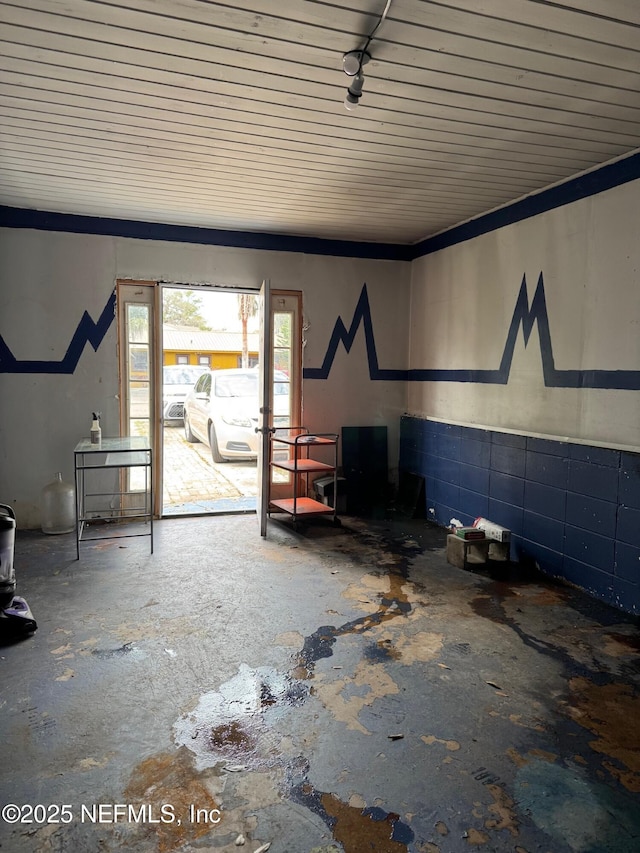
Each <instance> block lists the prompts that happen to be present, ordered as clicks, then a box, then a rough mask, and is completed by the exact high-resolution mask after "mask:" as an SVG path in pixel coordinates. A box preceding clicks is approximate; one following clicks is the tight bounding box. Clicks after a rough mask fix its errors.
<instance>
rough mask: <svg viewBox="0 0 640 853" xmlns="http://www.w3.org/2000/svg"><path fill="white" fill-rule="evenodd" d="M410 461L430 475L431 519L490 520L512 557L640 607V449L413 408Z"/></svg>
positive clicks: (629, 607) (407, 443)
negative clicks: (545, 435)
mask: <svg viewBox="0 0 640 853" xmlns="http://www.w3.org/2000/svg"><path fill="white" fill-rule="evenodd" d="M400 468H401V470H405V471H409V472H411V473H413V474H418V475H420V476H422V477H424V479H425V500H426V507H425V510H426V515H427V518H429V519H430V520H432V521H435V522H436V523H437V524H440V525H442V526H443V527H447V526H448V525H449V522H450V520H451V519H452V518H458V519H460V521H462V523H463V524H472V523H473V521H474V519H475V518H477V517H478V516H483V517H485V518H489V519H491V520H492V521H495V522H496V523H497V524H501V525H503V526H504V527H507V528H509V529H510V530H511V540H512V541H511V557H512V559H532V560H535V561H536V562H537V563H538V565H539V566H540V568H541V569H542V570H543V571H545V572H547V573H548V574H550V575H552V576H554V577H560V578H564V579H565V580H567V581H569V582H570V583H573V584H576V585H577V586H580V587H581V588H583V589H585V590H586V591H587V592H589V593H590V594H591V595H594V596H596V597H598V598H600V599H602V600H603V601H606V602H607V603H609V604H612V605H614V606H616V607H619V608H621V609H623V610H626V611H628V612H630V613H640V454H635V453H629V452H622V451H618V450H612V449H609V448H602V447H590V446H587V445H583V444H571V443H569V442H562V441H554V440H548V439H542V438H534V437H532V436H524V435H518V434H515V433H502V432H498V431H493V430H483V429H477V428H471V427H461V426H457V425H455V424H447V423H442V422H438V421H428V420H425V419H423V418H416V417H412V416H408V415H407V416H405V417H403V418H402V419H401V424H400Z"/></svg>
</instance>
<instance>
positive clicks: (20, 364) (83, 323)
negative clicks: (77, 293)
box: [0, 290, 116, 374]
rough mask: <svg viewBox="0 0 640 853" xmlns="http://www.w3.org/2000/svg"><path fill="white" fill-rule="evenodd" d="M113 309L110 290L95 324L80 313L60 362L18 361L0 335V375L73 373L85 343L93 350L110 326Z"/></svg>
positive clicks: (113, 300)
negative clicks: (107, 299) (80, 315)
mask: <svg viewBox="0 0 640 853" xmlns="http://www.w3.org/2000/svg"><path fill="white" fill-rule="evenodd" d="M115 310H116V293H115V290H114V291H113V293H112V294H111V296H110V297H109V301H108V302H107V304H106V305H105V306H104V309H103V311H102V314H100V317H99V319H98V322H97V323H96V322H95V321H94V320H92V319H91V316H90V315H89V313H88V312H87V311H85V312H84V314H83V315H82V317H81V318H80V322H79V323H78V326H77V328H76V330H75V332H74V335H73V337H72V338H71V343H70V344H69V346H68V348H67V351H66V353H65V354H64V358H63V359H62V360H61V361H27V360H25V361H18V359H17V358H16V357H15V356H14V355H13V353H12V352H11V350H10V349H9V347H8V346H7V345H6V343H5V342H4V339H3V337H2V335H0V373H58V374H70V373H74V371H75V369H76V367H77V366H78V362H79V361H80V357H81V356H82V353H83V352H84V348H85V346H86V345H87V344H91V346H92V347H93V349H94V350H96V351H97V349H98V347H99V346H100V344H101V343H102V341H103V338H104V336H105V335H106V334H107V332H108V331H109V328H110V326H111V324H112V323H113V318H114V317H115Z"/></svg>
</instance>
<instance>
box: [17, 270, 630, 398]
mask: <svg viewBox="0 0 640 853" xmlns="http://www.w3.org/2000/svg"><path fill="white" fill-rule="evenodd" d="M115 300H116V296H115V291H114V292H113V293H112V294H111V296H110V297H109V300H108V302H107V304H106V305H105V307H104V310H103V311H102V313H101V315H100V317H99V319H98V321H97V322H95V321H94V320H93V319H92V318H91V316H90V315H89V314H88V312H87V311H85V312H84V314H83V315H82V318H81V319H80V322H79V323H78V326H77V328H76V331H75V333H74V335H73V337H72V339H71V342H70V344H69V347H68V348H67V351H66V353H65V355H64V357H63V358H62V360H60V361H29V360H23V361H19V360H18V359H16V358H15V356H14V355H13V354H12V352H11V351H10V349H9V347H8V346H7V345H6V343H5V342H4V340H3V338H2V336H0V373H50V374H72V373H73V372H74V371H75V369H76V367H77V365H78V362H79V361H80V358H81V356H82V353H83V351H84V348H85V346H86V344H87V343H89V344H91V346H92V347H93V349H94V350H97V349H98V347H99V346H100V344H101V343H102V340H103V338H104V336H105V335H106V333H107V332H108V330H109V328H110V327H111V324H112V322H113V320H114V316H115ZM534 323H537V326H538V338H539V342H540V355H541V360H542V375H543V378H544V384H545V385H546V386H547V387H549V388H607V389H618V390H628V391H637V390H640V370H558V369H557V368H556V366H555V361H554V357H553V346H552V343H551V333H550V331H549V316H548V313H547V303H546V299H545V294H544V280H543V276H542V273H540V276H539V277H538V283H537V286H536V291H535V294H534V296H533V300H532V302H531V305H529V299H528V294H527V280H526V276H523V277H522V283H521V285H520V291H519V292H518V297H517V299H516V304H515V308H514V310H513V315H512V317H511V323H510V325H509V330H508V332H507V338H506V341H505V345H504V350H503V353H502V358H501V360H500V365H499V367H498V368H496V369H494V370H478V369H473V368H470V369H467V370H446V369H445V370H432V369H428V368H426V369H422V368H414V369H411V370H403V369H392V368H383V367H380V366H379V364H378V354H377V351H376V341H375V335H374V331H373V320H372V318H371V307H370V305H369V295H368V293H367V286H366V284H365V285H363V287H362V291H361V292H360V298H359V299H358V303H357V305H356V307H355V311H354V312H353V318H352V320H351V325H350V326H349V328H348V329H347V327H346V326H345V324H344V322H343V320H342V318H341V317H338V319H337V320H336V322H335V325H334V327H333V332H332V334H331V338H330V340H329V344H328V346H327V351H326V354H325V357H324V360H323V362H322V365H321V367H307V368H305V369H304V378H305V379H327V377H328V376H329V374H330V372H331V368H332V366H333V362H334V359H335V357H336V353H337V351H338V347H339V346H340V344H342V345H343V346H344V348H345V350H346V351H347V353H348V352H350V351H351V347H352V346H353V343H354V340H355V337H356V334H357V333H358V331H359V329H360V326H362V327H363V329H364V337H365V346H366V352H367V361H368V364H369V378H370V379H372V380H383V381H387V382H389V381H403V382H406V381H409V382H471V383H480V384H488V385H506V384H507V383H508V381H509V375H510V373H511V364H512V361H513V353H514V350H515V346H516V340H517V337H518V332H519V331H520V327H521V326H522V334H523V336H524V343H525V346H527V345H528V343H529V338H530V336H531V332H532V331H533V325H534Z"/></svg>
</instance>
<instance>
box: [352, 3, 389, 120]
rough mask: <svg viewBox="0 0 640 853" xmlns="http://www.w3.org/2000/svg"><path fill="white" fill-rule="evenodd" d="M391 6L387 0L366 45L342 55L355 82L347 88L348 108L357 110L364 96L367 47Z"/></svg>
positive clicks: (369, 56)
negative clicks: (363, 68) (364, 67)
mask: <svg viewBox="0 0 640 853" xmlns="http://www.w3.org/2000/svg"><path fill="white" fill-rule="evenodd" d="M389 6H391V0H387V5H386V6H385V7H384V12H383V13H382V15H380V20H379V21H378V23H377V24H376V25H375V27H374V28H373V31H372V33H371V35H369V36H368V37H367V40H366V42H365V44H364V47H362V48H360V49H359V50H349V51H347V53H345V54H343V56H342V69H343V71H344V73H345V74H346V75H347V77H353V78H354V79H353V82H352V83H351V85H350V86H349V88H348V89H347V97H346V98H345V99H344V105H345V107H346V108H347V109H348V110H355V108H356V107H357V106H358V104H359V103H360V98H361V97H362V89H363V87H364V72H363V70H362V67H363V66H364V65H366V64H367V62H369V60H370V59H371V54H370V53H369V52H368V51H367V48H368V47H369V45H370V44H371V39H372V38H373V37H374V35H375V34H376V32H377V31H378V27H379V26H380V24H381V23H382V22H383V21H384V19H385V18H386V17H387V12H388V11H389Z"/></svg>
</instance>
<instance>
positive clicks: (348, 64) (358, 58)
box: [342, 50, 371, 77]
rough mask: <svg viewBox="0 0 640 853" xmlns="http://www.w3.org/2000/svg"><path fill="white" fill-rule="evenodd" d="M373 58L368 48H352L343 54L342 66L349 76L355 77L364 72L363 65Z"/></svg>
mask: <svg viewBox="0 0 640 853" xmlns="http://www.w3.org/2000/svg"><path fill="white" fill-rule="evenodd" d="M370 59H371V54H369V53H367V51H366V50H350V51H348V52H347V53H345V54H343V56H342V68H343V70H344V73H345V74H346V75H347V77H355V76H356V75H357V74H360V73H361V72H362V66H363V65H366V64H367V62H368V61H369V60H370Z"/></svg>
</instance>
